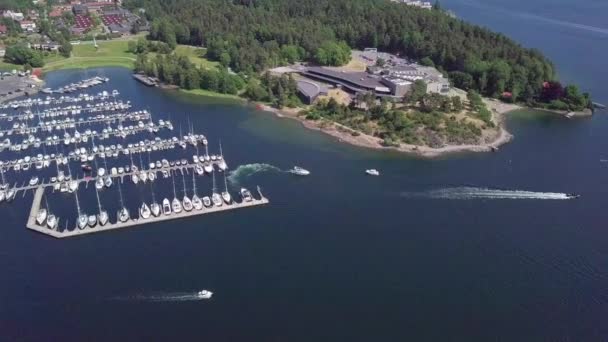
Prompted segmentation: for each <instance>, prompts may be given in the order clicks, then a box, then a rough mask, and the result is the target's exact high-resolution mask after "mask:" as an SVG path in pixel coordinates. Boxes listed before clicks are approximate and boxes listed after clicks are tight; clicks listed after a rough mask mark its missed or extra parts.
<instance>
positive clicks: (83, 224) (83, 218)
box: [78, 214, 89, 229]
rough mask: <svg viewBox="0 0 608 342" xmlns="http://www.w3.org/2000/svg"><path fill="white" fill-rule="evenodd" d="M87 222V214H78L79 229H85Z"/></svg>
mask: <svg viewBox="0 0 608 342" xmlns="http://www.w3.org/2000/svg"><path fill="white" fill-rule="evenodd" d="M88 222H89V221H88V218H87V215H85V214H80V215H78V228H79V229H85V228H86V227H87V224H88Z"/></svg>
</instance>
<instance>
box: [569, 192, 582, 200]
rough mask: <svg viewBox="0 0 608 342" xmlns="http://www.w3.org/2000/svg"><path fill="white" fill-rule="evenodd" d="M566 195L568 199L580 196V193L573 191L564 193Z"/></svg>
mask: <svg viewBox="0 0 608 342" xmlns="http://www.w3.org/2000/svg"><path fill="white" fill-rule="evenodd" d="M566 197H568V198H569V199H576V198H579V197H581V195H579V194H575V193H569V194H566Z"/></svg>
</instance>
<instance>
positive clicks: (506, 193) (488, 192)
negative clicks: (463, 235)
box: [402, 187, 573, 200]
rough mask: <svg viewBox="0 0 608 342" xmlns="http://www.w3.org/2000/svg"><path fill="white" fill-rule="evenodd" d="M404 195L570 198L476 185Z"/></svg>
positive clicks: (560, 195)
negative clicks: (477, 186) (478, 186)
mask: <svg viewBox="0 0 608 342" xmlns="http://www.w3.org/2000/svg"><path fill="white" fill-rule="evenodd" d="M402 195H403V196H405V197H422V198H431V199H452V200H472V199H513V200H522V199H525V200H567V199H572V198H573V197H571V196H570V195H568V194H565V193H561V192H535V191H524V190H498V189H490V188H476V187H455V188H444V189H438V190H430V191H427V192H420V193H408V192H405V193H402Z"/></svg>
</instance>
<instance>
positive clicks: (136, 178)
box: [131, 173, 139, 184]
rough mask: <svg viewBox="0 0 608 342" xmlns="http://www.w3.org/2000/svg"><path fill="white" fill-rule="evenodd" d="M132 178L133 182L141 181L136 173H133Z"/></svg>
mask: <svg viewBox="0 0 608 342" xmlns="http://www.w3.org/2000/svg"><path fill="white" fill-rule="evenodd" d="M131 180H132V181H133V184H137V182H139V177H137V174H135V173H134V174H132V175H131Z"/></svg>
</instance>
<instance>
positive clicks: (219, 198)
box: [211, 193, 224, 207]
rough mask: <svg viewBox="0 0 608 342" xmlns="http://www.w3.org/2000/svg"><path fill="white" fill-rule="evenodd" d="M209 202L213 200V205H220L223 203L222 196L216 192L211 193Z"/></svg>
mask: <svg viewBox="0 0 608 342" xmlns="http://www.w3.org/2000/svg"><path fill="white" fill-rule="evenodd" d="M211 202H213V205H215V206H216V207H221V206H222V204H223V203H224V202H222V196H220V194H218V193H213V194H212V195H211Z"/></svg>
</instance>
